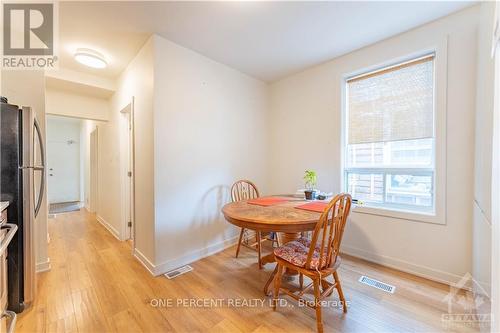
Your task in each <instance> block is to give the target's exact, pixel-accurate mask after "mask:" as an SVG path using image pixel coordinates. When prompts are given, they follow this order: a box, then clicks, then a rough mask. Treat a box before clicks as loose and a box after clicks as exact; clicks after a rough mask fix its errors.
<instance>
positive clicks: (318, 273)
mask: <svg viewBox="0 0 500 333" xmlns="http://www.w3.org/2000/svg"><path fill="white" fill-rule="evenodd" d="M351 202H352V199H351V196H350V195H349V194H339V195H337V196H336V197H335V198H333V199H332V201H330V203H329V204H328V206H327V207H326V208H325V210H324V211H323V213H322V214H321V217H320V220H319V222H318V224H317V225H316V228H315V229H314V232H313V236H312V239H311V240H309V239H307V238H303V237H301V238H299V239H297V240H295V241H292V242H288V243H286V244H284V245H282V246H280V247H278V248H276V249H274V256H275V257H276V262H277V269H276V275H275V277H274V300H273V310H276V304H277V302H278V297H279V292H280V291H283V292H285V293H286V294H287V295H289V296H291V297H292V298H294V299H296V300H302V301H304V303H303V304H306V305H308V306H309V307H311V308H314V309H315V310H316V324H317V328H318V332H320V333H321V332H323V322H322V319H321V301H322V300H323V299H324V298H325V297H327V296H330V295H331V294H332V292H333V290H334V289H337V292H338V293H339V298H340V301H341V304H342V308H343V311H344V312H347V307H346V303H345V297H344V293H343V292H342V287H341V286H340V280H339V276H338V273H337V269H338V268H339V266H340V256H339V250H340V243H341V241H342V235H343V233H344V227H345V224H346V221H347V217H348V216H349V212H350V210H351ZM286 268H288V269H291V270H295V271H298V272H299V274H301V276H302V274H303V275H305V276H307V277H309V278H310V279H311V280H312V283H311V284H309V285H308V286H306V287H305V288H302V283H301V288H300V290H299V291H298V292H297V291H295V292H294V291H291V290H289V289H286V288H283V287H282V286H281V278H282V275H283V272H284V270H285V269H286ZM330 275H333V280H334V282H333V283H331V282H329V281H327V280H326V278H327V277H329V276H330ZM311 287H312V288H313V290H314V301H309V300H307V299H305V298H303V296H304V294H305V293H306V292H307V291H308V290H309V289H311ZM320 287H321V289H320Z"/></svg>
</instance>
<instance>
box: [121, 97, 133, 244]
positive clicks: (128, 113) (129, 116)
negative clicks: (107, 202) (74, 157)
mask: <svg viewBox="0 0 500 333" xmlns="http://www.w3.org/2000/svg"><path fill="white" fill-rule="evenodd" d="M120 115H121V133H120V138H121V145H120V146H121V147H120V150H121V154H120V156H121V158H120V159H121V165H122V170H121V173H122V175H121V184H122V186H121V187H122V220H123V229H122V231H123V233H122V234H123V235H124V236H125V237H124V238H125V239H126V240H131V241H132V242H134V222H135V216H134V204H135V196H134V192H135V191H134V179H135V174H134V108H133V100H132V101H131V102H130V103H129V104H128V105H127V106H125V107H124V108H123V109H122V110H121V111H120Z"/></svg>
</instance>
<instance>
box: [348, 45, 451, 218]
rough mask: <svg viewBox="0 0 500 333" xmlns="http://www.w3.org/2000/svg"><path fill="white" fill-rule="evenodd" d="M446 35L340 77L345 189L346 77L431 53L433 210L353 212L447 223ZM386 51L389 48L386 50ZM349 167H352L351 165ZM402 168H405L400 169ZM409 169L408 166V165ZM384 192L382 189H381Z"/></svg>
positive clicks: (361, 207) (362, 208)
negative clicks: (428, 43)
mask: <svg viewBox="0 0 500 333" xmlns="http://www.w3.org/2000/svg"><path fill="white" fill-rule="evenodd" d="M447 44H448V43H447V38H445V39H443V40H441V41H439V42H438V43H436V44H435V45H430V46H429V47H423V48H420V49H416V50H414V51H410V52H407V53H406V54H403V55H397V54H392V55H391V54H389V55H388V56H387V57H386V59H390V60H389V61H382V62H379V63H376V64H374V65H371V66H365V67H363V68H360V69H357V70H353V71H351V72H347V73H345V74H344V75H343V76H342V78H341V84H340V86H341V96H342V98H341V110H342V112H341V115H342V116H341V117H342V118H341V124H342V126H341V131H340V132H341V133H340V135H341V137H340V142H341V156H340V163H341V164H340V165H341V168H340V184H341V187H342V191H343V192H346V191H347V188H346V183H347V182H346V179H345V175H346V165H345V163H346V153H347V128H348V124H347V119H348V118H347V100H346V93H347V80H348V79H350V78H352V77H355V76H359V75H361V74H364V73H368V72H373V71H376V70H379V69H383V68H386V67H390V66H393V65H397V64H400V63H403V62H406V61H411V60H413V59H416V58H419V57H422V56H425V55H428V54H431V53H434V55H435V57H434V169H433V170H434V213H426V212H415V211H406V210H401V209H397V208H392V207H380V206H378V207H376V206H370V205H369V204H368V205H366V204H365V205H354V206H353V209H352V213H353V214H369V215H377V216H383V217H390V218H395V219H402V220H409V221H416V222H425V223H434V224H446V113H447V112H446V100H447ZM388 52H391V51H390V50H388ZM349 170H351V171H352V170H353V169H352V168H351V169H349ZM398 170H400V171H404V170H406V169H403V168H401V169H399V168H398ZM408 170H410V169H408ZM384 195H385V193H384Z"/></svg>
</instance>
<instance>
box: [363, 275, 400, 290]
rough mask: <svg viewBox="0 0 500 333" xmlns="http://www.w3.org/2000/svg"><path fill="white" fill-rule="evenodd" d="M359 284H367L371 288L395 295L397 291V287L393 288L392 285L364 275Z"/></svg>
mask: <svg viewBox="0 0 500 333" xmlns="http://www.w3.org/2000/svg"><path fill="white" fill-rule="evenodd" d="M359 282H361V283H363V284H366V285H368V286H370V287H373V288H377V289H380V290H383V291H385V292H388V293H391V294H394V291H395V290H396V287H394V286H391V285H390V284H387V283H384V282H380V281H378V280H375V279H372V278H369V277H368V276H364V275H363V276H362V277H360V278H359Z"/></svg>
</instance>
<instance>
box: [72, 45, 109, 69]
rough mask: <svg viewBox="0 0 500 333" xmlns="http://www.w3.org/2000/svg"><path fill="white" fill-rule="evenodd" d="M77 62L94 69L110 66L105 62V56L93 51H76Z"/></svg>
mask: <svg viewBox="0 0 500 333" xmlns="http://www.w3.org/2000/svg"><path fill="white" fill-rule="evenodd" d="M75 60H76V61H78V62H79V63H81V64H83V65H85V66H89V67H92V68H106V66H108V63H107V62H106V60H104V56H103V55H102V54H100V53H99V52H96V51H94V50H91V49H78V50H76V52H75Z"/></svg>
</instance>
